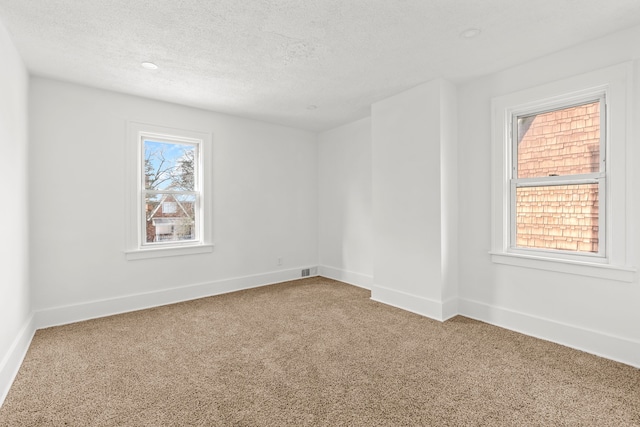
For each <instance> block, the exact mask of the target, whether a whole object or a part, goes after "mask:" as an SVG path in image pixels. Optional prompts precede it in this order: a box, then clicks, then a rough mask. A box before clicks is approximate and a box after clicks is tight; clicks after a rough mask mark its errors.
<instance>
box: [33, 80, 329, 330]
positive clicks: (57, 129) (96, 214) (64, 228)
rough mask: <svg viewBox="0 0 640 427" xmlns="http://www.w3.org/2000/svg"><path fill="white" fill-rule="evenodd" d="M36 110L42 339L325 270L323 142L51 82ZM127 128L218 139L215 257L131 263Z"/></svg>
mask: <svg viewBox="0 0 640 427" xmlns="http://www.w3.org/2000/svg"><path fill="white" fill-rule="evenodd" d="M29 104H30V105H29V112H30V125H29V126H30V134H31V135H30V143H31V148H32V149H31V152H30V159H29V161H30V179H31V192H30V194H31V211H32V215H31V231H32V240H33V242H34V244H33V245H32V257H31V262H32V264H31V271H32V280H31V282H32V293H33V304H34V310H35V311H36V320H37V326H38V327H41V326H49V325H54V324H61V323H68V322H73V321H77V320H82V319H84V318H91V317H99V316H104V315H109V314H114V313H117V312H123V311H130V310H135V309H140V308H145V307H150V306H155V305H161V304H167V303H172V302H176V301H180V300H186V299H193V298H198V297H202V296H206V295H213V294H219V293H223V292H229V291H234V290H238V289H243V288H247V287H253V286H260V285H264V284H268V283H274V282H279V281H285V280H291V279H294V278H299V277H300V276H301V271H300V270H301V269H302V268H308V267H314V266H316V265H317V259H318V253H317V251H318V244H317V217H318V171H317V165H318V162H317V136H316V134H315V133H312V132H307V131H302V130H298V129H293V128H288V127H284V126H277V125H272V124H268V123H264V122H259V121H255V120H248V119H243V118H238V117H233V116H228V115H224V114H217V113H213V112H210V111H205V110H199V109H195V108H189V107H184V106H179V105H175V104H169V103H165V102H160V101H154V100H150V99H144V98H139V97H135V96H129V95H124V94H119V93H115V92H109V91H105V90H99V89H94V88H89V87H84V86H79V85H75V84H70V83H64V82H60V81H56V80H51V79H47V78H42V77H34V78H32V79H31V90H30V98H29ZM127 121H135V122H142V123H149V124H155V125H160V126H164V127H171V128H177V129H187V130H193V131H199V132H206V133H211V134H212V140H213V143H212V145H213V155H212V158H213V183H212V188H213V191H212V194H211V195H209V196H210V197H212V198H213V200H212V201H213V218H214V220H213V242H214V244H215V247H214V250H213V253H207V254H198V255H186V256H175V257H165V258H153V259H144V260H133V261H127V260H126V259H125V254H124V250H125V240H126V239H125V237H126V236H125V234H124V233H125V220H126V213H125V193H126V189H127V185H126V183H125V163H126V161H127V159H126V158H125V144H127V143H131V141H126V135H127V133H126V129H127V127H126V124H127ZM210 188H211V187H210ZM279 258H281V259H282V265H278V259H279Z"/></svg>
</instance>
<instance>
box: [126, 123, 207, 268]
mask: <svg viewBox="0 0 640 427" xmlns="http://www.w3.org/2000/svg"><path fill="white" fill-rule="evenodd" d="M127 143H128V150H127V153H128V154H129V156H130V157H131V158H130V159H129V160H130V161H129V165H130V167H129V170H128V174H127V177H128V186H129V189H130V190H129V193H130V196H129V201H130V203H129V206H128V210H129V217H130V221H129V228H128V230H127V241H128V246H129V247H128V250H127V251H126V253H127V259H141V258H151V257H159V256H172V255H187V254H193V253H202V252H211V250H212V245H211V243H210V235H211V234H210V233H211V231H210V223H211V221H210V208H209V198H208V197H207V194H206V192H205V190H206V185H205V184H206V182H210V164H209V162H208V161H207V157H206V155H207V153H208V152H209V147H208V145H210V136H209V135H208V134H204V133H197V132H191V131H182V130H176V129H170V128H163V127H159V126H151V125H144V124H139V123H130V124H129V140H128V141H127Z"/></svg>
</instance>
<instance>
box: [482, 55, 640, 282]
mask: <svg viewBox="0 0 640 427" xmlns="http://www.w3.org/2000/svg"><path fill="white" fill-rule="evenodd" d="M629 75H630V66H629V64H623V65H619V66H615V67H611V68H607V69H603V70H599V71H595V72H592V73H588V74H584V75H580V76H576V77H574V78H571V79H567V80H562V81H558V82H553V83H549V84H546V85H543V86H539V87H535V88H532V89H528V90H524V91H521V92H517V93H513V94H509V95H505V96H501V97H498V98H494V99H493V101H492V108H493V136H492V166H491V167H492V207H493V208H492V209H493V212H492V249H491V259H492V261H493V262H496V263H500V264H509V265H517V266H522V267H530V268H538V269H545V270H552V271H560V272H565V273H572V274H581V275H587V276H593V277H602V278H610V279H614V280H622V281H632V280H633V275H634V271H635V270H633V269H632V268H630V267H628V265H627V236H626V234H627V233H626V229H627V221H628V218H630V213H629V211H628V203H627V198H628V196H627V182H628V177H627V172H626V171H627V166H626V158H627V156H626V150H627V123H628V122H629V118H628V117H627V116H628V115H629V113H630V109H629V108H628V107H627V103H628V93H629V92H630V81H631V80H630V78H629Z"/></svg>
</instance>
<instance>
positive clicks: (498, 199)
mask: <svg viewBox="0 0 640 427" xmlns="http://www.w3.org/2000/svg"><path fill="white" fill-rule="evenodd" d="M631 76H632V64H631V63H623V64H619V65H615V66H612V67H608V68H604V69H600V70H596V71H592V72H589V73H585V74H581V75H577V76H574V77H571V78H567V79H563V80H558V81H554V82H550V83H546V84H542V85H540V86H536V87H532V88H529V89H525V90H521V91H519V92H514V93H510V94H506V95H502V96H498V97H495V98H493V99H492V100H491V104H492V143H491V199H492V200H491V209H492V212H491V214H492V215H491V218H492V224H491V237H492V238H491V250H490V252H489V254H490V257H491V260H492V262H494V263H497V264H507V265H513V266H518V267H528V268H534V269H541V270H549V271H557V272H562V273H569V274H577V275H583V276H589V277H600V278H605V279H611V280H620V281H624V282H631V281H633V280H635V272H636V270H635V268H633V267H631V266H629V264H628V252H629V250H628V245H629V243H630V242H629V240H628V238H627V229H628V221H629V220H630V218H631V211H630V209H631V203H630V200H631V198H630V194H629V189H630V186H629V185H628V182H629V176H628V171H629V170H630V165H629V164H628V162H629V161H630V160H629V157H628V156H627V155H626V153H627V150H628V144H629V139H628V135H629V133H630V124H631V112H632V108H631V103H632V97H631V96H630V94H631V93H632V85H631V83H632V80H631ZM600 95H604V97H605V99H606V109H605V112H604V114H602V112H601V120H603V119H604V120H605V126H604V128H602V127H601V138H603V137H604V138H605V141H606V143H605V144H604V156H603V155H602V152H601V158H600V161H601V162H602V161H604V162H605V164H604V165H605V166H604V170H601V171H600V172H601V173H604V176H599V177H598V178H599V179H603V181H604V182H603V183H602V185H601V188H602V190H603V191H604V193H605V194H604V197H602V198H600V199H599V210H602V211H604V215H605V217H604V224H605V227H604V230H602V227H601V228H600V229H599V231H600V233H604V238H603V239H601V241H600V242H599V245H600V244H603V245H604V247H603V249H602V252H601V254H599V255H596V256H594V255H593V254H587V253H585V252H578V253H567V252H569V251H559V250H545V249H538V248H522V247H521V248H513V247H512V246H513V245H512V242H513V241H514V240H513V239H514V237H512V235H513V232H514V230H513V229H512V225H513V226H515V221H514V220H513V219H512V216H511V214H512V212H515V206H514V205H513V204H514V203H515V198H514V197H513V196H512V195H511V193H512V188H511V187H512V181H511V179H512V177H513V166H514V159H513V155H514V150H513V143H514V142H513V138H512V132H513V117H514V115H515V116H517V115H520V116H522V115H525V114H526V113H527V112H543V111H545V110H547V111H548V110H555V109H558V108H560V107H564V106H569V105H571V103H574V104H579V103H583V101H586V100H588V99H590V98H591V99H594V98H597V97H599V96H600ZM603 116H604V117H603ZM603 133H604V134H603ZM516 143H517V142H516ZM589 175H590V174H589ZM575 177H576V176H574V178H575ZM553 178H556V181H562V179H558V178H561V177H553ZM583 178H585V177H583ZM589 178H593V177H589ZM599 197H601V196H599ZM599 249H600V248H599Z"/></svg>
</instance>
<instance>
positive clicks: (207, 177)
mask: <svg viewBox="0 0 640 427" xmlns="http://www.w3.org/2000/svg"><path fill="white" fill-rule="evenodd" d="M150 135H153V136H157V137H159V138H161V139H168V140H170V141H178V142H179V141H187V142H189V141H191V142H193V141H194V140H197V141H200V143H199V153H198V154H199V161H200V165H199V166H200V167H199V174H200V175H199V181H200V194H201V200H200V210H199V211H200V213H199V214H200V225H201V227H200V230H199V232H198V235H197V240H196V241H188V242H171V243H164V244H162V245H144V244H143V242H142V240H141V239H142V237H141V236H142V234H143V233H142V229H141V227H142V221H141V215H142V213H141V210H142V203H141V191H142V189H141V185H142V180H141V178H140V177H141V173H142V171H141V168H142V157H141V156H142V155H143V154H142V149H141V147H142V137H143V136H150ZM211 140H212V138H211V134H210V133H206V132H197V131H191V130H183V129H174V128H169V127H164V126H157V125H151V124H146V123H138V122H128V123H127V140H126V150H125V154H126V175H125V176H126V185H127V203H126V206H125V208H126V215H127V218H126V249H125V251H124V252H125V256H126V259H127V260H140V259H147V258H160V257H169V256H180V255H193V254H202V253H210V252H212V251H213V242H212V229H211V228H212V227H211V226H212V203H211V199H212V194H211V182H212V161H211V152H212V149H211Z"/></svg>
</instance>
